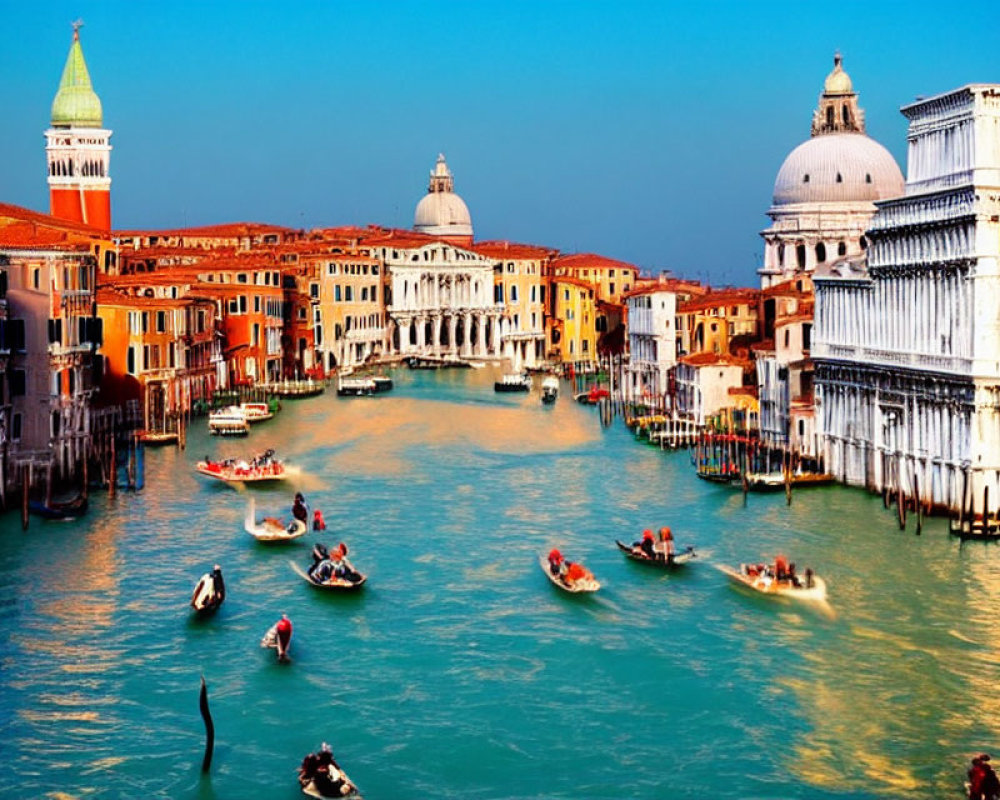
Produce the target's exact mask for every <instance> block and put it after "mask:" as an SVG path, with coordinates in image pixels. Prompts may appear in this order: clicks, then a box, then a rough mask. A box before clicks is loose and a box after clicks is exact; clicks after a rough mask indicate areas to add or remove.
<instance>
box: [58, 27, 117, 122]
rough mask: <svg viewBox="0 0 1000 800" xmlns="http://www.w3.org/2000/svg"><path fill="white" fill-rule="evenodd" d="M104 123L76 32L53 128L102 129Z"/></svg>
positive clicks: (65, 68)
mask: <svg viewBox="0 0 1000 800" xmlns="http://www.w3.org/2000/svg"><path fill="white" fill-rule="evenodd" d="M103 120H104V115H103V114H102V113H101V99H100V98H99V97H98V96H97V93H96V92H95V91H94V87H93V86H91V85H90V73H88V72H87V62H85V61H84V60H83V48H82V47H80V35H79V34H78V33H77V32H76V31H74V32H73V44H72V45H70V48H69V56H67V58H66V66H65V67H63V74H62V80H61V81H60V82H59V91H58V92H56V99H55V100H53V101H52V124H53V126H55V127H58V128H65V127H69V126H71V125H72V126H77V127H81V128H100V127H101V125H102V122H103Z"/></svg>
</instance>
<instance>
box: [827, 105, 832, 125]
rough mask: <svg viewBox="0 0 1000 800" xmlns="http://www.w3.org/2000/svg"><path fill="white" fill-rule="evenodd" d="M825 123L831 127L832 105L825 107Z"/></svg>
mask: <svg viewBox="0 0 1000 800" xmlns="http://www.w3.org/2000/svg"><path fill="white" fill-rule="evenodd" d="M826 124H827V127H829V128H832V127H833V106H827V107H826Z"/></svg>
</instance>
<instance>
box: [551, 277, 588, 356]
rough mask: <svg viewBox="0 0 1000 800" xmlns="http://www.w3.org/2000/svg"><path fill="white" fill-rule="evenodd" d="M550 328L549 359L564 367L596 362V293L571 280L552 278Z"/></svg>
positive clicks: (582, 282)
mask: <svg viewBox="0 0 1000 800" xmlns="http://www.w3.org/2000/svg"><path fill="white" fill-rule="evenodd" d="M551 286H552V291H551V302H550V305H549V308H550V315H551V318H550V324H549V359H550V360H553V361H561V362H562V363H564V364H592V363H595V362H596V361H597V329H596V326H595V320H596V313H597V308H596V298H595V289H594V287H593V286H591V285H590V284H588V283H586V282H584V281H581V280H577V279H576V278H570V277H553V278H552V282H551Z"/></svg>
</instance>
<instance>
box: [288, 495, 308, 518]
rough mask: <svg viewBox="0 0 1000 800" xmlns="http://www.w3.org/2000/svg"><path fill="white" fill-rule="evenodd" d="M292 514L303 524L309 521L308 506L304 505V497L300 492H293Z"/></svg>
mask: <svg viewBox="0 0 1000 800" xmlns="http://www.w3.org/2000/svg"><path fill="white" fill-rule="evenodd" d="M292 516H293V517H295V519H297V520H298V521H299V522H302V523H303V524H305V523H307V522H308V521H309V506H307V505H306V499H305V498H304V497H303V496H302V492H296V493H295V502H294V503H293V504H292Z"/></svg>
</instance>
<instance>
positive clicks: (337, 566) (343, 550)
mask: <svg viewBox="0 0 1000 800" xmlns="http://www.w3.org/2000/svg"><path fill="white" fill-rule="evenodd" d="M330 561H331V562H332V563H333V576H334V577H335V578H339V579H340V580H343V581H350V582H351V583H357V582H358V581H359V580H361V574H360V573H359V572H358V571H357V570H356V569H354V565H353V564H351V562H350V561H348V560H347V545H346V544H344V543H343V542H341V543H340V544H338V545H337V546H336V547H335V548H334V550H333V552H332V553H330Z"/></svg>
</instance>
